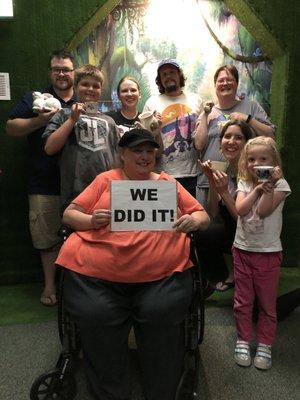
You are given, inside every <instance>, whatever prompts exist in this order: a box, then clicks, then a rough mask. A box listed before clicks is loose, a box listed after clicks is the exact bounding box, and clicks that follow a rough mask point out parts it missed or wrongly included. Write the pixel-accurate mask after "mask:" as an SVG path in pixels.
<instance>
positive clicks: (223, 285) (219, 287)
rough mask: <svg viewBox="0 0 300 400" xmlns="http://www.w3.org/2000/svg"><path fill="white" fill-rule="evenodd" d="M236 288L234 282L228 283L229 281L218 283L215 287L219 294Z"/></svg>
mask: <svg viewBox="0 0 300 400" xmlns="http://www.w3.org/2000/svg"><path fill="white" fill-rule="evenodd" d="M232 288H234V281H233V282H228V281H221V282H218V283H217V284H216V286H215V289H216V290H217V291H218V292H226V290H229V289H232Z"/></svg>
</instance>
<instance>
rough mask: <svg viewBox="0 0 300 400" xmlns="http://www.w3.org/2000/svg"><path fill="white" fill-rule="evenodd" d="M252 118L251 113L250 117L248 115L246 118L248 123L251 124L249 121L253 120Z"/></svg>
mask: <svg viewBox="0 0 300 400" xmlns="http://www.w3.org/2000/svg"><path fill="white" fill-rule="evenodd" d="M251 119H252V115H251V114H249V115H248V117H247V119H246V124H249V122H250V121H251Z"/></svg>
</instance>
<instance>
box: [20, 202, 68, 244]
mask: <svg viewBox="0 0 300 400" xmlns="http://www.w3.org/2000/svg"><path fill="white" fill-rule="evenodd" d="M28 200H29V228H30V233H31V238H32V243H33V246H34V247H35V248H36V249H39V250H46V249H50V248H51V247H53V246H55V245H57V244H58V243H60V242H61V238H60V237H59V236H58V230H59V228H60V226H61V216H60V198H59V196H48V195H41V194H32V195H29V196H28Z"/></svg>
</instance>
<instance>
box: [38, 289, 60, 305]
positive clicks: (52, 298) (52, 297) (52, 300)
mask: <svg viewBox="0 0 300 400" xmlns="http://www.w3.org/2000/svg"><path fill="white" fill-rule="evenodd" d="M40 302H41V303H42V304H43V306H47V307H52V306H56V304H57V298H56V294H55V293H53V294H49V295H47V294H46V293H44V292H43V293H42V294H41V298H40Z"/></svg>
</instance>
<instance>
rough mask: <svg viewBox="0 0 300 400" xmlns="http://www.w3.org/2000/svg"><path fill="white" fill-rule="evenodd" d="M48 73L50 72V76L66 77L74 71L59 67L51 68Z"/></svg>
mask: <svg viewBox="0 0 300 400" xmlns="http://www.w3.org/2000/svg"><path fill="white" fill-rule="evenodd" d="M50 71H51V72H52V74H54V75H59V74H63V75H67V74H70V73H71V72H73V71H74V69H70V68H59V67H51V68H50Z"/></svg>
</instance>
